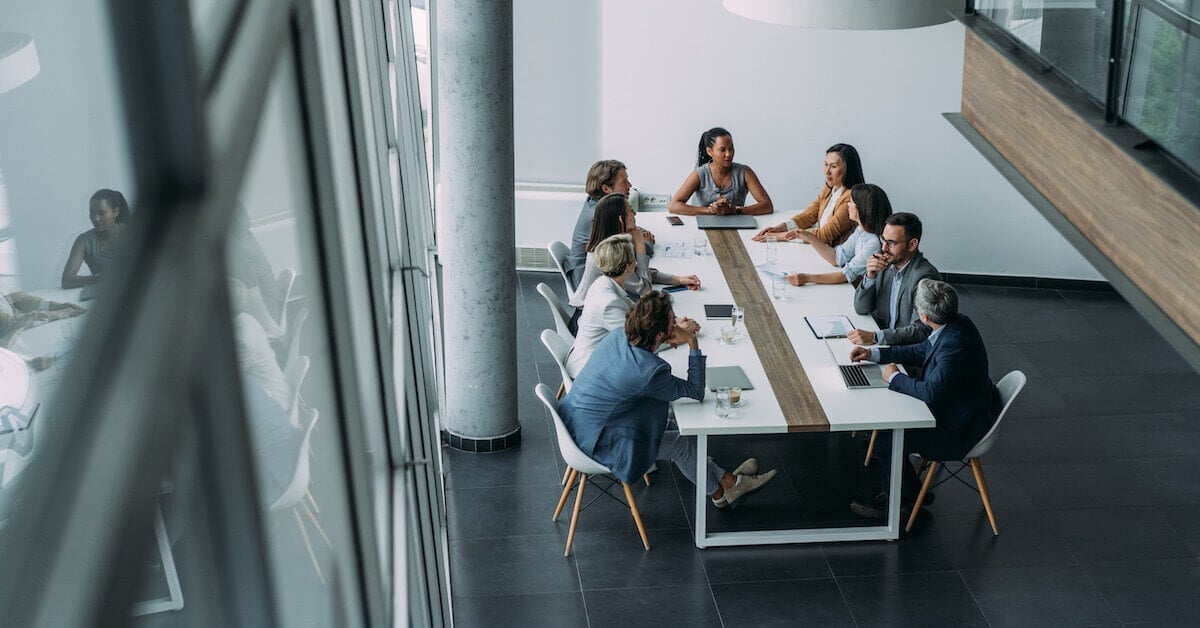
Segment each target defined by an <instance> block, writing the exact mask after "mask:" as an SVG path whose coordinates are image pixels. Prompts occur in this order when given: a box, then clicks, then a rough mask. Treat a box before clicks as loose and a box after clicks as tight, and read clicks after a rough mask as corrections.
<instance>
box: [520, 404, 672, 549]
mask: <svg viewBox="0 0 1200 628" xmlns="http://www.w3.org/2000/svg"><path fill="white" fill-rule="evenodd" d="M534 392H535V393H536V394H537V396H538V398H539V399H541V400H542V403H544V404H546V409H547V410H549V411H550V417H551V418H552V419H554V433H555V434H556V435H557V436H558V450H559V452H560V453H562V458H563V461H564V462H566V463H567V467H568V468H570V470H571V473H570V478H569V480H568V482H567V485H566V486H565V487H563V492H562V496H560V497H559V498H558V507H556V508H555V509H554V517H553V518H552V520H553V521H558V516H559V515H560V514H562V509H563V506H564V505H566V503H567V497H568V496H570V494H571V489H572V488H574V485H575V484H578V488H579V491H578V492H577V493H576V494H575V510H574V512H573V513H572V514H571V529H570V531H569V532H567V547H566V549H565V550H563V556H570V555H571V544H572V543H573V542H574V541H575V529H576V527H577V526H578V525H579V511H580V510H582V509H583V488H584V486H585V485H586V484H587V480H588V476H589V475H611V474H612V471H609V469H608V467H606V466H604V465H602V464H600V463H599V462H596V461H595V460H592V459H591V458H590V457H589V456H588V455H587V454H585V453H583V452H582V451H580V449H579V447H578V446H577V445H576V444H575V441H574V439H572V438H571V433H570V432H568V431H567V426H566V425H563V422H562V417H560V416H559V415H558V400H557V399H555V398H554V395H552V394H551V393H550V387H549V386H547V385H545V384H538V385H537V387H536V388H535V389H534ZM576 479H578V483H576ZM614 483H615V481H614ZM621 488H623V489H625V504H626V505H628V506H629V512H630V513H631V514H632V515H633V522H634V523H635V524H637V530H638V535H640V536H641V537H642V547H645V548H646V549H647V550H648V549H650V539H649V538H648V537H647V536H646V526H645V525H643V524H642V515H641V513H640V512H638V508H637V502H636V501H634V499H633V491H632V490H630V489H629V485H628V484H626V483H625V482H621ZM601 490H602V491H603V492H604V494H605V495H608V496H609V497H612V495H611V494H609V493H608V490H607V489H605V488H601ZM613 499H616V500H617V501H620V500H619V499H617V498H616V497H613Z"/></svg>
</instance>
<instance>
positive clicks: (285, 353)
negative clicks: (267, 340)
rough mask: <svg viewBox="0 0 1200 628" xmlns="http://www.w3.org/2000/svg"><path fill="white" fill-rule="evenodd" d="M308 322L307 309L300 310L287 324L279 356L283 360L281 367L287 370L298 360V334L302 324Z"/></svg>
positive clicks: (302, 326)
mask: <svg viewBox="0 0 1200 628" xmlns="http://www.w3.org/2000/svg"><path fill="white" fill-rule="evenodd" d="M307 320H308V308H306V307H305V308H300V311H299V312H296V316H295V317H293V318H292V320H291V322H290V323H289V324H288V329H287V333H286V334H284V336H283V338H284V339H283V344H282V345H280V347H279V354H277V355H281V356H282V358H283V361H282V363H281V366H283V368H285V369H287V368H288V367H290V366H292V365H293V364H295V363H296V362H298V361H299V360H300V333H301V332H302V331H303V330H304V322H305V321H307Z"/></svg>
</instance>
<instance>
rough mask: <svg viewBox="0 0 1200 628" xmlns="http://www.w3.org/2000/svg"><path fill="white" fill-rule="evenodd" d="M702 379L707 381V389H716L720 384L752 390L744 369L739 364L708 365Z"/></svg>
mask: <svg viewBox="0 0 1200 628" xmlns="http://www.w3.org/2000/svg"><path fill="white" fill-rule="evenodd" d="M704 380H705V381H706V382H707V383H708V389H709V390H716V389H718V388H721V387H722V386H727V387H729V388H741V389H742V390H754V385H753V384H751V383H750V378H749V377H746V371H743V370H742V367H740V366H710V367H708V368H707V369H706V370H705V371H704Z"/></svg>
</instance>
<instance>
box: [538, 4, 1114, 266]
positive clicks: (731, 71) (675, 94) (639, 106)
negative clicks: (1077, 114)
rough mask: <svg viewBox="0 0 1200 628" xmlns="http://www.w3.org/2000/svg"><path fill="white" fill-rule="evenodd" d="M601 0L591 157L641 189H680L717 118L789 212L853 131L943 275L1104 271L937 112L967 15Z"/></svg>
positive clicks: (868, 165)
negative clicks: (769, 18)
mask: <svg viewBox="0 0 1200 628" xmlns="http://www.w3.org/2000/svg"><path fill="white" fill-rule="evenodd" d="M518 4H519V5H520V4H521V3H520V2H518ZM600 6H601V9H600V10H601V13H602V19H601V33H602V35H601V36H600V37H599V41H600V53H599V57H600V58H601V59H602V76H603V91H602V99H601V107H600V116H601V122H600V128H601V129H602V136H601V137H602V141H601V144H600V150H599V151H597V152H596V153H595V154H594V157H595V158H600V157H601V156H604V157H609V156H611V157H614V158H617V159H621V160H623V161H625V163H627V164H628V165H629V169H630V179H631V180H632V181H633V182H634V185H635V186H636V187H637V188H638V189H640V190H641V191H642V192H643V193H647V192H651V193H662V192H666V193H671V192H674V191H675V189H676V188H677V187H678V186H679V184H680V183H682V182H683V179H684V177H685V176H686V175H687V173H688V172H689V170H690V168H691V167H693V166H694V164H695V159H696V156H695V152H696V143H697V141H698V139H699V136H700V133H701V132H702V131H703V130H705V129H707V128H709V127H712V126H724V127H725V128H727V129H729V130H730V131H731V132H732V133H733V136H734V140H735V144H736V147H737V150H738V158H737V159H738V161H740V162H743V163H746V164H749V165H750V166H752V167H753V168H754V169H755V171H756V172H757V173H758V175H759V177H760V178H761V179H762V181H763V184H764V186H765V187H766V188H767V191H768V192H769V193H770V194H771V198H772V200H774V202H775V207H776V212H777V214H786V215H790V213H791V212H793V211H794V210H796V209H798V208H802V207H804V206H806V205H807V204H808V203H809V202H810V201H811V200H812V199H813V197H815V196H816V194H817V191H818V189H819V187H820V185H821V182H822V177H821V163H822V161H823V160H824V157H825V155H824V150H825V149H826V148H827V147H829V145H831V144H834V143H836V142H847V143H850V144H853V145H854V146H855V147H856V148H858V149H859V152H860V154H861V155H862V156H863V166H864V168H863V169H864V172H865V174H866V178H867V180H868V181H869V182H873V183H877V184H879V185H880V186H882V187H883V188H884V189H885V190H886V191H887V192H888V195H889V197H890V198H891V200H892V204H893V206H894V207H895V209H896V210H897V211H912V212H914V213H917V214H918V215H919V216H921V218H922V220H923V221H924V223H925V233H926V237H925V240H924V242H923V243H922V249H923V250H925V252H926V254H927V255H928V256H929V258H930V259H931V260H932V261H933V262H934V263H935V264H936V265H937V266H938V267H939V269H940V270H942V271H943V272H959V273H982V274H1005V275H1024V276H1038V277H1059V278H1072V279H1100V278H1101V276H1100V274H1099V273H1098V272H1097V271H1096V270H1095V269H1094V268H1093V267H1092V266H1091V265H1090V264H1089V263H1088V262H1087V261H1086V260H1084V259H1083V257H1082V256H1081V255H1079V254H1078V253H1077V252H1076V251H1075V250H1074V249H1073V248H1072V247H1071V246H1070V245H1069V244H1068V243H1067V242H1066V240H1065V239H1064V238H1063V237H1062V236H1060V235H1059V234H1058V232H1057V231H1055V230H1054V229H1053V228H1052V227H1051V226H1050V225H1049V223H1047V222H1046V220H1045V219H1044V218H1042V217H1041V215H1040V214H1038V212H1037V211H1036V210H1035V209H1034V208H1033V207H1032V206H1031V205H1030V204H1029V203H1028V202H1026V201H1025V200H1024V198H1023V197H1021V196H1020V195H1019V194H1018V193H1017V192H1016V191H1015V190H1014V189H1013V188H1012V186H1010V185H1009V184H1008V182H1007V181H1006V180H1005V179H1004V178H1003V177H1001V176H1000V174H999V173H998V172H997V171H996V170H995V169H994V168H993V167H992V166H991V165H990V164H989V163H988V162H987V161H986V160H985V159H984V158H983V157H982V156H980V155H979V153H978V152H977V151H976V150H975V149H974V148H973V147H972V146H971V145H970V144H969V143H967V141H966V140H965V139H963V138H962V136H961V135H959V134H958V132H957V131H955V130H954V129H953V127H951V126H950V124H949V123H948V122H946V121H945V119H944V118H942V116H941V114H942V113H943V112H948V111H958V110H959V108H960V99H961V89H962V59H963V29H962V27H961V26H960V25H959V24H957V23H949V24H943V25H940V26H934V27H929V28H922V29H913V30H905V31H819V30H803V29H798V28H793V27H783V26H773V25H768V24H763V23H759V22H753V21H750V20H747V19H744V18H741V17H737V16H735V15H733V14H730V13H728V12H727V11H725V10H724V9H723V8H722V7H721V3H720V2H719V1H718V0H706V1H704V2H697V1H695V0H658V1H656V2H641V1H636V0H605V1H604V2H603V3H602V4H601V5H600ZM556 17H558V18H562V17H563V16H556ZM553 26H554V28H555V29H556V32H557V33H558V35H556V36H555V37H554V41H555V42H559V41H560V40H561V38H562V37H563V33H570V34H572V35H573V36H576V37H578V36H579V35H580V32H581V31H585V30H586V29H587V27H588V25H587V24H580V23H571V22H568V21H565V19H558V20H556V21H555V22H554V23H553ZM524 32H525V35H526V36H535V35H538V36H546V35H545V33H544V32H543V31H534V30H533V29H528V28H527V29H525V31H524ZM585 39H586V38H585ZM570 50H572V49H570V48H566V49H564V53H565V54H567V55H571V54H572V53H571V52H570ZM583 70H584V68H582V67H581V68H580V71H583ZM525 78H529V77H525ZM550 87H551V84H550V83H544V84H538V83H531V82H518V84H517V94H518V103H521V102H522V101H523V97H522V94H523V92H524V97H526V98H527V97H528V95H529V94H528V92H529V91H531V90H539V89H540V90H546V89H549V88H550ZM559 106H560V107H563V108H567V107H573V106H576V101H575V100H570V99H567V98H563V99H561V100H560V101H559ZM586 113H587V112H586V111H581V112H580V114H581V117H582V116H583V115H584V114H586ZM521 115H522V114H520V113H519V114H518V119H520V118H521ZM518 131H520V129H518ZM553 147H554V145H553V143H550V144H548V145H547V146H546V148H553ZM553 149H554V150H559V149H557V148H553ZM520 166H521V161H520V159H518V168H520ZM518 172H521V171H520V169H518ZM581 179H582V177H579V178H577V179H575V181H576V182H579V181H580V180H581ZM779 218H780V220H782V218H783V217H779ZM565 235H569V234H565Z"/></svg>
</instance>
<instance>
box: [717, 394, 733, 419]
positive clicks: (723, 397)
mask: <svg viewBox="0 0 1200 628" xmlns="http://www.w3.org/2000/svg"><path fill="white" fill-rule="evenodd" d="M732 413H733V410H732V408H731V406H730V400H729V388H728V387H726V386H722V387H721V388H718V389H717V416H718V417H719V418H722V419H728V418H729V415H730V414H732Z"/></svg>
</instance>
